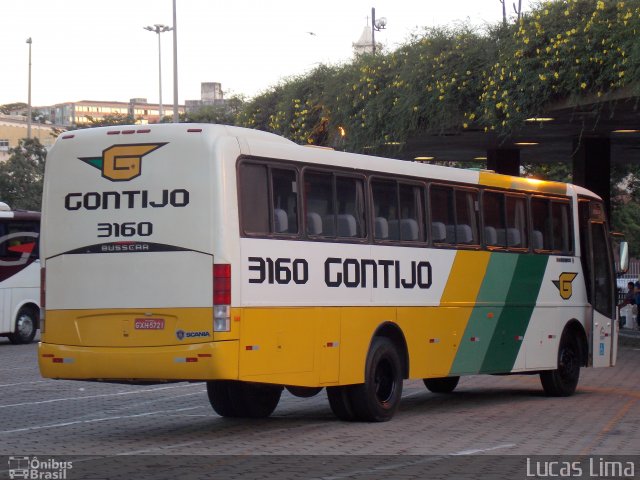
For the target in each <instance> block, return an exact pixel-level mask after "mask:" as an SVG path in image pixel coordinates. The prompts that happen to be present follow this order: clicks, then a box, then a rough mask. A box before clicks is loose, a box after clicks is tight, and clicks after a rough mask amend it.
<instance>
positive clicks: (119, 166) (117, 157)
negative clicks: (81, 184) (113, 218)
mask: <svg viewBox="0 0 640 480" xmlns="http://www.w3.org/2000/svg"><path fill="white" fill-rule="evenodd" d="M166 144H167V143H166V142H165V143H138V144H133V145H112V146H110V147H109V148H107V149H105V150H103V151H102V156H101V157H78V158H79V159H80V160H82V161H83V162H85V163H88V164H89V165H91V166H92V167H95V168H97V169H98V170H100V171H101V172H102V176H103V177H104V178H106V179H108V180H111V181H112V182H126V181H128V180H131V179H133V178H136V177H139V176H140V174H141V172H142V157H144V156H145V155H147V154H149V153H151V152H153V151H154V150H157V149H158V148H160V147H162V146H164V145H166Z"/></svg>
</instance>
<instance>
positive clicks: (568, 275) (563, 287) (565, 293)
mask: <svg viewBox="0 0 640 480" xmlns="http://www.w3.org/2000/svg"><path fill="white" fill-rule="evenodd" d="M577 276H578V274H577V273H575V272H562V273H561V274H560V277H558V280H552V282H553V284H554V285H555V286H556V288H557V289H558V291H559V292H560V297H561V298H562V299H563V300H569V299H570V298H571V295H573V285H572V282H573V279H574V278H576V277H577Z"/></svg>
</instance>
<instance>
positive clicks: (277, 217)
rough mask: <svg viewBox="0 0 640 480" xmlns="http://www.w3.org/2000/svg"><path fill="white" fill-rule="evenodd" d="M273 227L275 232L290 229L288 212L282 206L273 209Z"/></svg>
mask: <svg viewBox="0 0 640 480" xmlns="http://www.w3.org/2000/svg"><path fill="white" fill-rule="evenodd" d="M273 227H274V229H275V233H287V232H288V231H289V218H288V217H287V212H285V211H284V210H282V209H281V208H275V209H274V210H273Z"/></svg>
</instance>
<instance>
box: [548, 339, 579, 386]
mask: <svg viewBox="0 0 640 480" xmlns="http://www.w3.org/2000/svg"><path fill="white" fill-rule="evenodd" d="M580 365H581V355H580V346H579V344H578V340H577V338H576V337H575V335H572V334H571V333H570V332H569V331H565V332H564V333H563V334H562V337H561V339H560V347H559V349H558V368H556V369H555V370H546V371H544V372H541V373H540V381H541V383H542V388H543V389H544V392H545V393H546V394H547V395H549V396H551V397H568V396H569V395H573V393H574V392H575V391H576V387H577V386H578V380H579V379H580Z"/></svg>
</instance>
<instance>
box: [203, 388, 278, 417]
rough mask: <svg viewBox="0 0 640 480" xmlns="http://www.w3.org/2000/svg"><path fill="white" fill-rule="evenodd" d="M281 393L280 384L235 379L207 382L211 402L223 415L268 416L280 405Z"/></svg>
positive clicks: (218, 412) (217, 411) (216, 410)
mask: <svg viewBox="0 0 640 480" xmlns="http://www.w3.org/2000/svg"><path fill="white" fill-rule="evenodd" d="M281 394H282V387H281V386H279V385H268V384H262V383H248V382H238V381H235V380H214V381H210V382H207V395H208V397H209V403H211V406H212V407H213V409H214V410H215V412H216V413H217V414H218V415H220V416H222V417H236V418H237V417H242V418H266V417H268V416H269V415H271V414H272V413H273V411H274V410H275V409H276V407H277V406H278V402H279V401H280V395H281Z"/></svg>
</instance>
